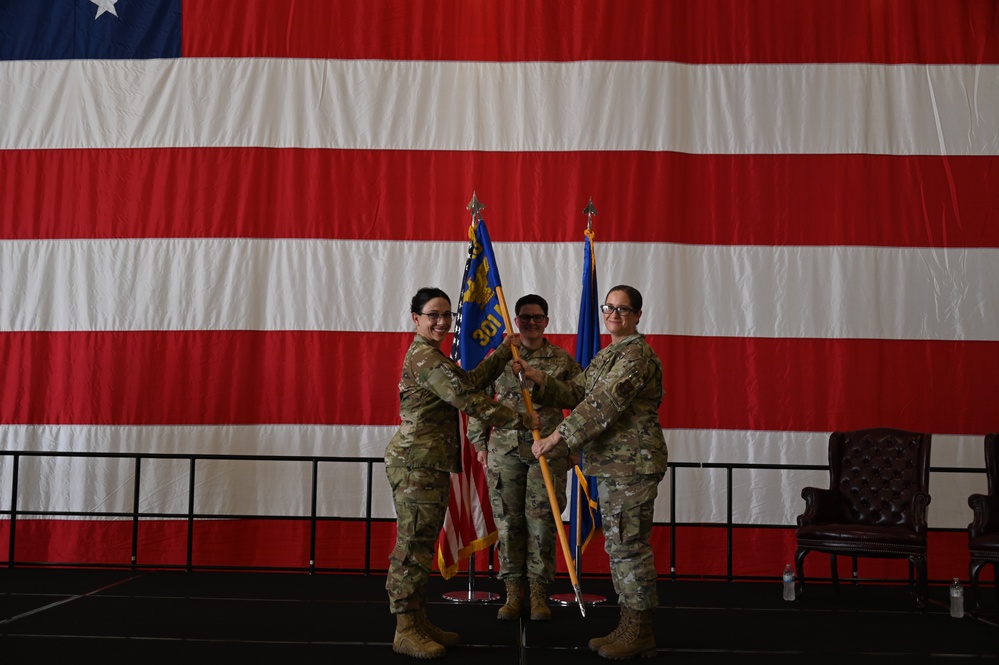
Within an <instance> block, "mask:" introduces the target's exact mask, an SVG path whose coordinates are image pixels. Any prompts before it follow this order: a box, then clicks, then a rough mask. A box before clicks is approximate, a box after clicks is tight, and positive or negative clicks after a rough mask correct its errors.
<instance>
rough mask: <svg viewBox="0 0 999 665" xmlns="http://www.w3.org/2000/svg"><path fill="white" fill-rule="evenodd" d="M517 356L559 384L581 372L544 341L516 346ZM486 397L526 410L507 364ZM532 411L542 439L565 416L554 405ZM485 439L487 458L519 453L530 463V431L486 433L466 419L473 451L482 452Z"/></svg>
mask: <svg viewBox="0 0 999 665" xmlns="http://www.w3.org/2000/svg"><path fill="white" fill-rule="evenodd" d="M520 357H521V358H523V359H524V360H526V361H528V362H529V363H531V366H532V367H536V368H538V369H539V370H541V371H542V372H544V373H545V374H547V375H549V376H553V377H555V378H556V379H561V380H563V381H568V380H569V379H571V378H573V377H574V376H576V375H577V374H579V373H580V372H581V371H583V369H582V368H581V367H580V366H579V363H577V362H576V359H575V358H573V357H572V356H571V355H569V352H568V351H566V350H565V349H563V348H562V347H560V346H557V345H555V344H552V343H551V342H549V341H548V340H547V339H545V340H543V343H542V345H541V346H540V347H539V348H538V349H533V350H532V349H528V348H526V347H523V346H522V347H520ZM486 394H491V395H495V396H496V399H497V401H499V402H500V403H501V404H505V405H506V406H508V407H510V408H511V409H513V410H514V411H521V412H522V411H526V410H527V407H525V406H524V393H523V392H522V391H521V389H520V382H519V381H518V380H517V377H516V376H514V374H513V369H512V366H511V365H509V364H508V365H507V366H506V369H504V370H503V374H501V375H500V377H499V378H498V379H496V381H495V382H494V383H493V385H492V386H490V387H489V388H487V389H486ZM535 411H537V412H538V417H539V418H540V419H541V435H542V436H548V435H549V434H551V433H552V432H553V431H554V430H555V426H556V425H558V424H559V423H560V422H562V418H564V417H565V414H563V412H562V409H560V408H558V407H554V406H540V405H538V406H537V408H536V409H535ZM487 439H488V440H489V448H488V449H489V454H491V455H507V454H510V453H512V452H514V451H519V453H520V457H521V458H522V459H524V460H525V461H528V462H530V461H533V460H534V454H533V453H532V452H531V444H532V443H534V436H533V435H532V434H531V433H530V432H524V431H517V430H510V429H498V428H493V430H492V432H491V433H490V431H489V426H488V425H486V424H484V423H483V422H482V421H480V420H478V419H475V418H470V419H469V420H468V440H469V441H470V442H471V443H472V445H473V446H475V449H476V450H478V451H482V450H486V440H487Z"/></svg>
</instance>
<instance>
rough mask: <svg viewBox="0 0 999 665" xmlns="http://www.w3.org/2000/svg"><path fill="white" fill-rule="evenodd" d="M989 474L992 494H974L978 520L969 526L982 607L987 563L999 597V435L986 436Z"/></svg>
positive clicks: (971, 571)
mask: <svg viewBox="0 0 999 665" xmlns="http://www.w3.org/2000/svg"><path fill="white" fill-rule="evenodd" d="M985 475H986V477H987V478H988V492H989V493H988V494H972V495H971V496H969V497H968V505H969V506H970V507H971V510H972V511H973V512H974V514H975V516H974V521H973V522H972V523H971V524H969V525H968V552H969V554H970V555H971V560H970V562H969V564H968V573H969V577H970V579H971V585H972V587H973V589H974V596H975V598H974V601H973V602H974V608H973V612H975V613H977V612H978V609H979V607H981V596H980V595H979V594H980V590H979V588H978V574H979V573H980V572H982V568H984V567H985V565H986V564H989V563H991V564H992V575H993V576H994V577H995V580H996V582H995V588H996V600H999V434H997V433H992V434H989V435H987V436H986V437H985Z"/></svg>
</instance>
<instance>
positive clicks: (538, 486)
mask: <svg viewBox="0 0 999 665" xmlns="http://www.w3.org/2000/svg"><path fill="white" fill-rule="evenodd" d="M567 464H568V460H567V459H566V458H562V459H555V460H549V462H548V467H549V470H550V471H551V476H552V485H553V486H554V488H555V497H556V498H557V500H558V507H559V515H560V516H561V514H562V511H563V510H565V476H566V467H567ZM486 478H487V479H488V482H489V504H490V506H492V509H493V521H494V522H495V523H496V530H497V535H498V537H499V544H498V546H497V553H498V554H499V567H500V572H499V578H500V579H501V580H507V579H511V580H514V579H524V578H525V577H526V578H527V579H529V580H533V581H537V582H541V583H543V584H551V583H552V582H553V581H554V579H555V553H556V547H557V545H558V533H557V532H556V530H555V518H554V517H553V516H552V505H551V501H550V500H549V498H548V490H547V488H546V486H545V479H544V475H543V474H542V472H541V463H540V462H539V461H538V460H536V459H532V460H531V461H530V462H525V461H524V460H523V459H522V458H521V457H520V455H518V454H517V453H516V452H513V453H511V454H507V455H500V454H490V455H489V456H488V458H487V459H486ZM559 519H561V517H560V518H559Z"/></svg>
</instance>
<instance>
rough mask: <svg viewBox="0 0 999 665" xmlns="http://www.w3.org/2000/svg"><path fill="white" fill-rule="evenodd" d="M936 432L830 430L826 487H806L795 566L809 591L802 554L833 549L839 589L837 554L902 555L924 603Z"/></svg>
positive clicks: (801, 584)
mask: <svg viewBox="0 0 999 665" xmlns="http://www.w3.org/2000/svg"><path fill="white" fill-rule="evenodd" d="M931 440H932V435H931V434H928V433H922V432H909V431H906V430H901V429H893V428H887V427H881V428H873V429H861V430H854V431H850V432H833V433H832V434H831V435H830V436H829V487H828V488H826V489H821V488H816V487H806V488H804V489H803V490H802V491H801V497H802V498H803V499H804V500H805V512H804V513H802V514H801V515H799V516H798V529H797V531H796V537H797V544H798V548H797V552H796V553H795V568H796V572H797V575H798V585H799V592H804V585H805V575H804V564H805V557H806V556H807V555H808V553H809V552H812V551H817V552H824V553H826V554H829V555H830V566H831V572H832V581H833V586H834V588H835V589H836V590H837V591H838V590H839V574H838V570H837V565H836V557H837V556H838V555H847V556H851V557H853V559H854V575H856V560H857V558H858V557H880V558H904V559H908V560H909V578H910V581H911V580H912V577H913V571H915V592H916V601H917V603H918V605H919V607H921V608H924V607H926V600H927V577H926V535H927V525H926V513H927V506H928V505H929V503H930V495H929V480H930V443H931Z"/></svg>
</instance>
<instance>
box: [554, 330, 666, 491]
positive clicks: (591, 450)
mask: <svg viewBox="0 0 999 665" xmlns="http://www.w3.org/2000/svg"><path fill="white" fill-rule="evenodd" d="M535 394H536V397H537V401H538V402H540V403H542V404H550V405H552V406H559V407H564V408H567V409H572V413H571V414H569V416H568V417H567V418H566V419H565V420H563V421H562V423H561V424H560V425H559V426H558V431H559V433H560V434H561V435H562V438H563V439H564V440H565V441H566V443H567V444H568V445H569V450H570V452H572V453H574V454H577V453H579V452H580V451H584V447H585V451H584V452H585V454H584V456H583V465H584V467H585V468H584V469H583V472H584V473H586V474H587V475H591V476H618V477H620V476H633V475H644V474H654V473H665V471H666V460H667V450H666V439H665V437H663V429H662V425H661V424H660V422H659V404H660V403H661V402H662V398H663V367H662V363H661V362H660V361H659V357H658V356H657V355H656V352H655V351H653V350H652V347H651V346H649V344H648V343H647V342H646V341H645V336H644V335H642V334H641V333H636V334H634V335H631V336H629V337H626V338H625V339H623V340H621V341H620V342H616V343H614V344H611V345H610V346H608V347H606V348H604V349H601V351H600V352H599V353H598V354H597V355H596V356H594V357H593V360H592V361H590V364H589V365H588V366H587V367H586V369H584V370H583V373H582V374H579V375H578V376H576V377H575V378H574V379H572V380H571V381H559V380H557V379H553V378H551V377H548V376H545V377H544V379H543V380H542V382H541V384H540V385H539V386H538V387H537V388H536V389H535Z"/></svg>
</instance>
